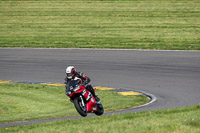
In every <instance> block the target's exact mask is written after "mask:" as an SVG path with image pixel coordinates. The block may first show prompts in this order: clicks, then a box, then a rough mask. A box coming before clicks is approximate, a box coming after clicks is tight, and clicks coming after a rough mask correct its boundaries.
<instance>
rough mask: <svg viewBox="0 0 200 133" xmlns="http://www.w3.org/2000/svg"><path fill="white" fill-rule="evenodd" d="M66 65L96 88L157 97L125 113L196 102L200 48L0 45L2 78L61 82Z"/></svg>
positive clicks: (199, 94)
mask: <svg viewBox="0 0 200 133" xmlns="http://www.w3.org/2000/svg"><path fill="white" fill-rule="evenodd" d="M69 65H74V66H75V67H76V68H77V70H78V71H82V72H84V73H85V74H86V75H88V76H89V77H90V78H91V79H92V84H93V85H95V86H106V87H115V88H127V89H133V90H140V91H145V92H148V93H152V94H154V95H155V96H156V97H157V101H156V102H154V103H152V104H150V105H148V106H145V107H142V108H137V109H129V110H124V111H123V112H136V111H143V110H157V109H165V108H173V107H182V106H188V105H189V106H190V105H194V104H198V103H200V51H151V50H97V49H96V50H95V49H15V48H11V49H9V48H1V49H0V80H12V81H33V82H37V81H39V82H42V81H44V82H54V83H56V82H57V83H63V82H64V78H65V68H66V67H67V66H69ZM121 113H122V112H121Z"/></svg>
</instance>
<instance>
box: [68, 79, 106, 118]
mask: <svg viewBox="0 0 200 133" xmlns="http://www.w3.org/2000/svg"><path fill="white" fill-rule="evenodd" d="M65 87H66V95H67V96H68V97H69V98H70V101H71V102H73V103H74V106H75V108H76V110H77V112H78V113H79V114H80V115H81V116H83V117H86V116H87V113H91V112H93V113H95V114H96V115H102V114H103V113H104V108H103V105H102V104H101V102H99V103H96V100H95V98H94V96H93V95H92V94H91V93H90V91H88V90H87V89H86V87H85V85H84V84H80V80H71V81H69V82H68V83H67V84H66V85H65ZM94 91H95V89H94Z"/></svg>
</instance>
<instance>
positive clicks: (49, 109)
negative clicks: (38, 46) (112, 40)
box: [0, 83, 148, 123]
mask: <svg viewBox="0 0 200 133" xmlns="http://www.w3.org/2000/svg"><path fill="white" fill-rule="evenodd" d="M97 93H98V94H99V97H100V98H101V102H102V104H103V106H104V109H105V111H112V110H119V109H126V108H130V107H134V106H138V105H141V104H145V103H147V102H148V99H147V97H145V96H122V95H120V94H118V93H116V92H111V91H101V90H97ZM121 103H123V104H121ZM73 115H79V114H78V113H77V111H76V109H75V107H74V105H73V103H71V102H70V101H69V98H68V97H67V96H66V95H65V87H64V86H63V87H62V86H61V87H56V86H47V85H38V84H37V85H36V84H35V85H34V84H15V83H10V84H0V123H6V122H14V121H24V120H34V119H45V118H57V117H65V116H73Z"/></svg>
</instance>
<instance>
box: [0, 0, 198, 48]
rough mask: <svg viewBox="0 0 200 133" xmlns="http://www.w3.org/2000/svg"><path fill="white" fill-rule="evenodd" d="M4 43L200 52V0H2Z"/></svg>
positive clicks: (0, 19) (1, 39)
mask: <svg viewBox="0 0 200 133" xmlns="http://www.w3.org/2000/svg"><path fill="white" fill-rule="evenodd" d="M0 47H46V48H49V47H53V48H122V49H124V48H128V49H172V50H173V49H179V50H200V1H199V0H130V1H128V0H117V1H116V0H106V1H104V0H88V1H87V0H80V1H73V0H69V1H63V0H54V1H52V0H43V1H39V0H34V1H17V0H11V1H7V0H1V1H0Z"/></svg>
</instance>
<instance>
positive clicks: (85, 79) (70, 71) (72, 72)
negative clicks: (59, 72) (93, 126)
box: [65, 66, 100, 103]
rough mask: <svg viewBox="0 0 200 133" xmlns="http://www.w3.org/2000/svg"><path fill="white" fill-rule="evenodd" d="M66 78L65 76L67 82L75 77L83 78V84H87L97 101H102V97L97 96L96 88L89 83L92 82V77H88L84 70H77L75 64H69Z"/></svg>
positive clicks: (86, 86)
mask: <svg viewBox="0 0 200 133" xmlns="http://www.w3.org/2000/svg"><path fill="white" fill-rule="evenodd" d="M66 75H67V76H66V78H65V84H67V82H69V81H71V80H74V79H81V82H82V84H85V88H86V89H87V90H88V91H90V92H91V93H92V95H93V96H94V98H95V100H96V102H97V103H99V102H100V99H99V98H98V97H97V95H96V94H95V92H94V89H93V87H92V85H91V84H88V83H89V82H90V78H89V77H87V76H86V75H85V74H84V73H82V72H77V71H76V69H75V68H74V66H68V67H67V68H66Z"/></svg>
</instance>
